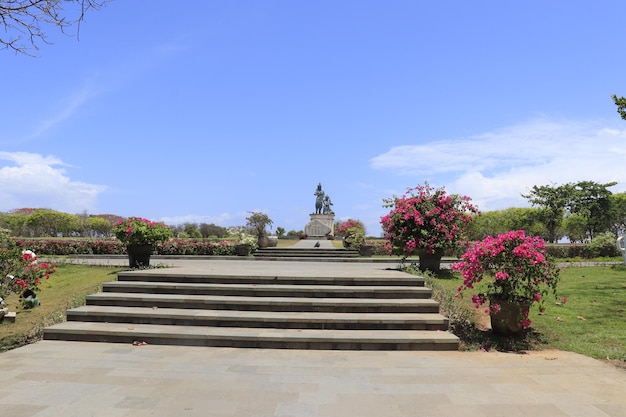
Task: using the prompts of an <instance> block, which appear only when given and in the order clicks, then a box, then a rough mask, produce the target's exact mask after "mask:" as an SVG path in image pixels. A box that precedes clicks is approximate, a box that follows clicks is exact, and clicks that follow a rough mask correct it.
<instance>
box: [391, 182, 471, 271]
mask: <svg viewBox="0 0 626 417" xmlns="http://www.w3.org/2000/svg"><path fill="white" fill-rule="evenodd" d="M383 202H384V205H383V207H387V208H391V211H390V212H389V214H387V215H386V216H384V217H383V218H382V219H381V224H382V226H383V230H384V232H385V236H384V237H385V239H386V242H385V248H386V249H387V250H388V251H389V253H390V254H391V255H399V256H401V257H402V262H404V261H405V260H406V258H407V257H409V256H413V255H418V256H419V269H420V271H425V270H431V271H438V270H439V267H440V262H441V257H442V256H443V252H444V250H451V249H456V248H458V247H459V246H460V244H461V243H462V242H463V241H464V240H465V238H466V236H467V233H468V228H467V226H468V224H469V223H470V222H471V221H472V214H476V213H478V209H477V208H476V206H474V205H473V204H472V203H471V201H470V198H469V197H466V196H459V195H457V194H451V195H449V194H448V193H447V192H446V190H445V189H444V188H437V189H435V188H433V187H430V186H429V185H428V183H425V185H418V186H417V187H415V188H409V189H408V190H407V191H406V193H405V194H404V195H402V196H401V197H396V196H394V197H392V198H386V199H383Z"/></svg>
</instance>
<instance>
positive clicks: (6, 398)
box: [0, 341, 626, 417]
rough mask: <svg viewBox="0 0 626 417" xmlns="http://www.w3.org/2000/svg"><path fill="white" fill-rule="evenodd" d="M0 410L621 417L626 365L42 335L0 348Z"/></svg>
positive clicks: (556, 354)
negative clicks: (57, 339)
mask: <svg viewBox="0 0 626 417" xmlns="http://www.w3.org/2000/svg"><path fill="white" fill-rule="evenodd" d="M0 381H2V382H1V383H0V414H1V415H3V416H11V417H50V416H63V417H72V416H76V417H87V416H102V417H104V416H133V417H143V416H163V417H171V416H189V417H191V416H203V417H205V416H215V417H226V416H233V417H265V416H280V417H285V416H302V417H306V416H324V417H326V416H328V417H331V416H332V417H340V416H346V417H348V416H350V417H353V416H358V417H369V416H372V417H395V416H423V417H441V416H450V417H453V416H454V417H458V416H464V417H472V416H476V417H495V416H506V417H518V416H519V417H531V416H532V417H535V416H541V417H551V416H553V417H566V416H571V417H574V416H576V417H578V416H580V417H606V416H613V417H618V416H626V395H625V394H626V372H625V371H623V370H620V369H617V368H614V367H612V366H610V365H607V364H605V363H603V362H600V361H597V360H593V359H590V358H587V357H585V356H582V355H578V354H574V353H569V352H560V351H542V352H533V353H530V354H524V355H521V354H510V353H496V352H494V353H491V352H489V353H487V352H358V351H300V350H258V349H235V348H204V347H178V346H151V345H144V346H133V345H126V344H109V343H88V342H55V341H41V342H38V343H35V344H32V345H28V346H25V347H21V348H18V349H15V350H12V351H9V352H5V353H2V354H0Z"/></svg>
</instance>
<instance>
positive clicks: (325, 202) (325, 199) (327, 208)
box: [322, 194, 333, 214]
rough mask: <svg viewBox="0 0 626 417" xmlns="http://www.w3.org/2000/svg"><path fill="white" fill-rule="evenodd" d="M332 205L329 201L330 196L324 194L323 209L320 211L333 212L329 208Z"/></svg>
mask: <svg viewBox="0 0 626 417" xmlns="http://www.w3.org/2000/svg"><path fill="white" fill-rule="evenodd" d="M332 205H333V203H332V201H330V196H329V195H328V194H326V197H324V209H323V210H322V213H324V214H333V210H332V209H331V208H330V206H332Z"/></svg>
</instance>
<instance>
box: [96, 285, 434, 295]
mask: <svg viewBox="0 0 626 417" xmlns="http://www.w3.org/2000/svg"><path fill="white" fill-rule="evenodd" d="M102 290H103V292H125V293H135V294H136V293H144V294H181V295H219V296H235V297H293V298H370V299H428V298H430V297H431V291H427V290H424V291H406V290H405V291H401V290H398V291H397V292H391V291H385V292H381V291H371V290H368V291H366V290H357V289H355V290H353V291H337V290H335V291H323V290H308V291H295V290H280V289H259V288H257V289H254V288H251V289H238V288H224V289H222V288H219V289H205V288H193V287H188V288H174V287H169V288H166V287H164V288H159V287H155V286H153V287H146V286H137V287H132V286H128V285H117V284H115V283H110V284H109V283H106V284H104V285H103V287H102Z"/></svg>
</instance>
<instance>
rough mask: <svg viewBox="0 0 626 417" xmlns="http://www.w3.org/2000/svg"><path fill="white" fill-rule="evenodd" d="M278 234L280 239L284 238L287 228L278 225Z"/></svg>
mask: <svg viewBox="0 0 626 417" xmlns="http://www.w3.org/2000/svg"><path fill="white" fill-rule="evenodd" d="M276 236H278V238H279V239H282V238H283V237H285V229H284V228H282V227H280V226H279V227H277V228H276Z"/></svg>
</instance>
